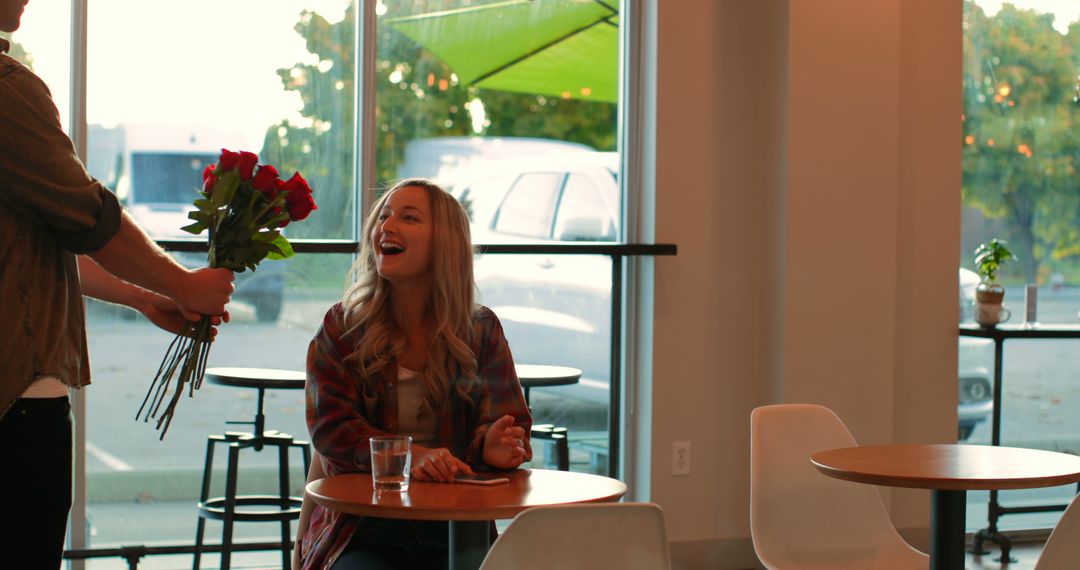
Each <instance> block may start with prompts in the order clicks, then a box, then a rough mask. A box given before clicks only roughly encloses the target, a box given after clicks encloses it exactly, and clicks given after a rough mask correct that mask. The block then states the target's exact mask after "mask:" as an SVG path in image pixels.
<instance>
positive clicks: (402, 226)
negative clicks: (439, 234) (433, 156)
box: [370, 186, 433, 283]
mask: <svg viewBox="0 0 1080 570" xmlns="http://www.w3.org/2000/svg"><path fill="white" fill-rule="evenodd" d="M432 235H433V228H432V217H431V198H430V196H429V195H428V191H427V190H426V189H424V188H421V187H420V186H405V187H402V188H398V189H397V190H394V191H393V192H391V193H390V195H389V196H387V198H386V202H384V203H383V207H382V210H381V211H380V212H379V217H378V221H377V222H376V223H375V225H374V226H373V227H372V228H371V236H370V238H371V245H372V249H373V250H374V252H375V268H376V270H377V271H378V272H379V275H380V276H382V278H383V279H386V280H387V281H389V282H391V283H403V282H405V281H408V280H413V279H419V278H430V275H431V249H432V245H431V244H432Z"/></svg>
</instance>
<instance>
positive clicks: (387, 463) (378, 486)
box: [370, 435, 412, 492]
mask: <svg viewBox="0 0 1080 570" xmlns="http://www.w3.org/2000/svg"><path fill="white" fill-rule="evenodd" d="M370 441H371V482H372V485H373V486H374V488H375V490H376V491H396V492H405V491H408V490H409V470H410V469H411V468H412V437H410V436H407V435H392V436H375V437H372V438H371V440H370Z"/></svg>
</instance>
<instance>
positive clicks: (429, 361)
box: [297, 179, 532, 569]
mask: <svg viewBox="0 0 1080 570" xmlns="http://www.w3.org/2000/svg"><path fill="white" fill-rule="evenodd" d="M363 236H364V238H363V243H362V245H361V249H360V256H359V258H358V259H357V260H356V263H355V264H354V265H353V270H352V274H353V283H352V285H351V286H350V287H349V289H348V291H347V292H346V293H345V296H344V298H343V299H342V301H341V302H340V303H338V304H337V305H334V307H332V308H331V309H330V311H329V312H327V314H326V317H325V318H324V320H323V324H322V327H321V328H320V330H319V332H318V333H317V334H316V336H315V339H314V340H312V342H311V346H310V347H309V349H308V386H307V420H308V429H309V430H310V432H311V440H312V443H313V445H314V447H315V450H316V452H317V457H316V461H315V465H314V466H313V468H312V472H313V473H312V474H313V475H319V474H321V473H326V474H328V475H336V474H339V473H346V472H350V471H370V469H371V457H370V452H369V449H368V438H369V437H370V436H373V435H380V434H403V435H411V436H412V437H413V464H412V472H411V474H412V477H413V480H414V481H438V482H445V483H452V482H453V481H454V478H455V476H456V475H457V474H465V475H471V474H472V473H473V470H474V468H496V469H512V468H516V467H518V466H519V465H521V464H522V463H523V462H525V461H528V460H530V459H531V458H532V448H531V446H530V444H529V439H528V433H529V429H530V427H531V424H532V418H531V417H530V416H529V410H528V408H527V407H526V405H525V399H524V397H523V395H522V391H521V385H520V383H519V382H518V379H517V375H516V374H515V373H514V363H513V359H512V357H511V355H510V348H509V346H507V343H506V339H505V337H504V336H503V330H502V326H501V325H500V324H499V319H498V318H496V317H495V314H494V313H492V312H491V310H489V309H488V308H486V307H483V306H479V305H476V304H475V303H474V290H475V285H474V283H473V273H472V256H473V251H472V244H471V241H470V238H469V223H468V218H467V216H466V214H465V210H464V209H463V208H462V207H461V205H460V204H459V203H458V202H457V200H455V199H454V198H453V197H452V196H450V195H449V194H448V193H446V192H445V191H444V190H442V189H441V188H439V187H438V186H436V185H435V184H433V183H432V182H430V181H428V180H423V179H409V180H403V181H401V182H399V183H398V184H396V185H395V186H394V187H393V188H391V189H390V190H389V191H387V192H386V193H385V194H383V196H382V197H381V198H380V199H379V200H378V201H377V202H376V204H375V205H374V207H373V208H372V211H371V213H370V214H369V215H368V218H367V221H366V222H365V224H364V234H363ZM304 510H305V511H306V512H305V513H304V515H302V517H301V524H300V529H299V530H298V533H297V534H298V536H300V537H301V538H300V539H299V540H298V544H297V550H298V552H299V558H300V559H301V560H302V566H303V568H336V569H349V568H365V569H372V568H440V567H446V566H447V564H448V558H447V552H448V551H447V525H446V523H439V522H426V521H399V520H389V519H377V518H373V517H356V516H351V515H344V514H341V513H337V512H333V511H330V510H328V509H324V508H322V507H318V506H314V505H311V504H306V505H305V509H304Z"/></svg>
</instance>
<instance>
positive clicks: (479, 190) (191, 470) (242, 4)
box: [12, 0, 623, 569]
mask: <svg viewBox="0 0 1080 570" xmlns="http://www.w3.org/2000/svg"><path fill="white" fill-rule="evenodd" d="M87 4H88V6H87V10H88V12H87V15H88V17H87V29H86V38H87V48H88V49H87V52H86V58H87V59H86V77H87V84H86V87H85V92H82V91H81V90H80V89H79V88H76V89H74V90H72V86H71V84H70V76H71V70H72V69H73V65H77V64H78V63H79V61H80V59H79V58H78V57H76V58H73V57H72V50H71V43H70V42H71V37H72V29H71V24H70V22H69V20H70V18H69V15H70V12H71V9H72V8H71V7H72V4H71V3H70V2H58V1H57V0H34V1H33V2H31V3H30V5H29V6H28V8H27V12H26V16H25V18H24V26H23V29H21V30H20V31H19V32H17V33H16V34H14V36H13V37H12V39H13V40H14V48H13V53H14V55H16V57H18V58H19V59H21V60H23V61H26V62H29V63H31V64H32V66H33V68H34V70H35V71H36V72H37V73H38V74H39V75H41V76H42V77H43V78H44V79H45V81H46V82H47V83H48V84H49V85H50V87H51V89H52V91H53V94H54V97H55V100H56V102H57V105H58V107H59V110H60V114H61V118H62V122H63V124H64V127H65V128H66V129H71V125H70V122H71V120H72V118H71V117H70V112H69V107H70V104H71V101H72V99H71V96H72V94H74V96H75V97H85V103H86V123H87V125H86V126H87V129H86V133H87V141H86V143H87V167H88V169H89V171H90V172H91V173H92V174H93V175H94V176H96V177H97V178H99V179H100V180H102V181H103V182H105V183H106V184H107V185H109V186H110V187H111V188H113V189H114V190H115V191H116V192H117V194H118V196H119V197H120V199H121V202H122V204H123V205H124V207H125V208H126V209H127V210H128V211H129V212H130V213H131V214H132V216H133V217H135V218H136V219H137V220H138V222H139V223H140V225H141V226H142V227H143V228H145V229H146V230H147V232H148V233H149V234H150V235H151V237H153V238H155V239H158V240H177V239H195V240H203V239H204V238H205V236H200V237H197V238H196V237H193V236H191V235H189V234H185V233H183V232H181V231H180V227H182V226H184V225H186V224H187V223H188V220H187V217H186V216H187V212H188V211H189V210H190V209H191V202H192V201H193V200H194V198H195V197H196V194H195V189H196V188H197V187H198V186H200V184H201V172H202V169H203V168H204V166H205V165H206V164H208V163H210V162H212V161H214V160H215V158H216V156H217V154H218V153H219V151H220V149H221V148H222V147H224V148H229V149H231V150H250V151H253V152H256V153H258V154H259V156H260V158H261V160H262V162H265V163H270V164H274V165H276V166H278V167H279V169H281V170H282V171H284V173H285V174H286V175H288V174H289V173H291V172H292V171H300V172H302V173H303V174H304V175H305V177H306V178H307V179H308V180H309V181H310V182H311V184H312V186H313V187H314V188H315V197H316V200H317V201H318V204H319V209H318V210H317V211H315V212H314V213H313V214H312V216H311V218H310V219H309V220H307V221H306V222H305V223H303V224H298V225H296V226H290V227H289V228H288V232H289V233H288V235H289V237H290V238H301V239H315V240H344V241H346V242H352V241H354V240H355V239H356V231H355V228H356V225H357V219H356V213H355V212H356V210H357V205H358V204H359V203H360V196H361V195H362V194H363V193H365V192H368V191H369V190H370V188H371V185H372V184H374V185H375V186H376V187H377V188H380V189H381V188H385V187H386V186H387V185H389V184H390V183H392V182H393V181H394V180H396V179H399V178H403V177H407V176H426V177H431V178H434V179H435V180H436V181H437V182H439V183H440V184H442V185H443V186H444V187H445V188H447V189H448V190H450V191H451V192H453V193H454V195H455V197H457V198H459V200H461V202H462V203H463V204H464V205H465V206H466V208H467V210H468V211H469V214H470V217H471V220H472V224H473V237H474V241H475V242H476V243H478V244H514V245H520V246H530V245H544V244H560V243H570V242H582V241H585V242H589V241H592V242H614V241H616V240H619V239H621V238H622V237H623V235H622V203H623V200H622V196H621V190H620V185H619V172H618V170H619V157H618V154H617V153H616V146H617V140H618V137H617V133H618V130H619V129H618V125H617V120H618V119H617V117H618V114H617V111H618V109H617V106H616V101H617V99H618V84H619V81H618V69H619V62H618V60H619V4H618V3H617V2H615V1H606V0H605V1H598V2H579V1H576V0H551V1H548V2H542V3H531V2H522V3H517V2H509V3H508V2H501V1H494V0H471V1H470V0H411V1H400V2H398V1H395V2H383V1H378V0H375V1H373V2H371V3H370V4H369V3H366V2H361V3H358V2H355V0H306V1H305V2H300V3H295V2H284V3H281V2H271V3H267V2H263V1H259V0H226V1H222V0H192V1H190V2H182V3H161V2H150V3H148V2H141V1H138V0H117V1H112V2H89V3H87ZM358 5H359V6H358ZM367 8H373V10H372V11H373V12H374V14H375V15H376V18H375V23H374V30H375V33H376V49H375V51H374V53H370V54H369V57H370V58H371V61H369V62H357V60H356V55H357V53H360V52H359V50H358V49H357V45H356V38H357V37H358V26H357V21H358V11H361V10H365V9H367ZM75 31H76V35H79V34H81V31H80V30H75ZM362 33H363V32H361V34H362ZM81 56H82V54H79V57H81ZM358 63H365V64H370V66H367V65H358ZM369 67H370V68H371V69H373V71H374V75H375V81H374V83H373V84H371V88H372V89H373V94H372V95H370V97H373V101H374V113H373V114H371V115H369V116H367V117H366V118H365V121H367V122H366V123H365V124H367V125H368V127H367V128H369V129H371V131H372V132H373V133H374V137H373V139H372V140H373V145H374V146H373V148H371V149H365V152H367V153H371V154H370V155H368V156H373V157H374V167H375V169H374V171H373V172H367V173H366V174H365V180H356V179H355V176H356V174H355V173H356V172H357V171H358V168H357V163H358V162H361V161H360V160H359V157H358V153H357V148H356V141H357V140H358V139H361V138H363V137H361V136H358V133H359V131H358V129H359V128H360V125H359V124H358V121H357V118H358V116H359V115H358V113H357V109H362V108H365V107H364V105H363V104H361V103H358V98H360V97H362V96H363V94H361V93H358V92H357V85H360V84H361V82H360V81H358V79H357V77H356V70H357V69H358V68H359V69H368V68H369ZM75 120H81V118H79V117H75ZM174 255H175V257H176V258H177V259H178V260H179V261H180V262H181V263H183V264H184V265H187V266H191V267H195V266H201V265H203V264H205V254H203V253H197V252H183V253H175V254H174ZM351 257H352V256H351V255H349V254H327V253H306V254H300V255H298V256H296V257H294V258H291V259H288V260H284V261H277V262H274V261H267V262H264V263H263V264H262V265H260V267H259V268H258V270H257V271H255V272H254V273H243V274H240V275H238V278H237V291H236V293H235V295H234V298H233V302H232V303H231V304H230V306H229V310H230V313H231V315H232V322H231V323H229V324H228V325H227V326H225V327H223V328H222V329H221V332H220V335H219V337H218V340H217V341H216V342H215V344H214V346H213V348H212V350H211V353H210V361H209V366H211V367H214V366H257V367H267V368H284V369H297V370H300V369H303V367H304V358H305V352H306V349H307V345H308V341H309V340H310V339H311V337H312V335H313V333H314V331H315V329H316V328H317V327H318V326H319V324H320V322H321V319H322V316H323V314H324V312H325V311H326V309H327V308H328V307H329V306H330V305H331V304H333V303H334V302H336V301H337V300H338V298H339V297H340V295H341V291H342V286H343V284H344V281H345V276H346V271H347V268H348V267H349V265H350V262H351ZM612 270H613V264H612V261H611V258H610V257H607V256H603V255H599V256H598V255H576V254H560V255H536V254H533V255H522V254H516V253H515V254H508V253H484V254H481V255H478V257H477V263H476V276H477V282H478V285H479V290H480V301H481V302H482V303H484V304H486V305H488V306H490V307H491V308H492V309H493V310H494V311H495V312H496V314H498V315H499V317H500V319H501V321H502V323H503V326H504V328H505V330H506V334H507V337H508V339H509V341H510V345H511V350H512V351H513V354H514V356H515V360H516V361H517V362H519V363H526V364H552V365H563V366H573V367H577V368H579V369H581V370H582V377H581V379H580V381H579V382H578V383H577V384H575V385H572V386H560V387H552V388H538V389H533V390H532V391H531V404H532V408H533V413H534V419H535V420H536V422H537V423H552V424H555V425H558V426H563V427H567V428H568V429H569V433H570V437H569V439H570V442H571V468H572V469H575V470H587V471H593V472H598V473H608V472H609V471H610V462H609V458H610V453H609V450H610V449H611V445H610V437H609V434H610V427H611V426H610V425H609V421H610V418H611V415H612V412H613V410H612V409H611V393H612V390H611V382H612V380H613V379H612V377H611V372H612V351H611V347H612V342H611V341H612V338H611V327H612V312H611V307H612ZM87 319H88V323H87V326H88V337H89V342H90V347H89V348H90V354H91V363H92V368H93V377H94V384H93V386H92V387H90V388H89V389H88V390H86V392H85V394H86V401H87V409H86V414H85V417H84V418H82V421H84V422H85V423H84V425H85V441H86V443H85V451H86V461H85V464H83V465H79V466H77V469H78V470H83V471H84V472H85V485H86V501H87V508H86V519H87V521H86V522H87V525H86V528H87V536H85V537H80V541H82V542H83V544H85V546H86V547H89V548H102V547H110V546H118V545H122V544H146V545H176V544H190V543H191V542H192V540H193V538H194V527H195V520H196V513H195V501H196V499H197V496H198V493H199V485H200V477H201V475H202V468H203V458H204V452H205V449H206V437H207V436H208V435H209V434H215V433H222V432H224V431H225V430H227V429H238V430H246V429H250V426H245V425H239V426H236V427H235V428H234V427H230V426H227V425H225V424H224V421H225V420H233V421H250V420H252V419H253V415H254V413H255V406H256V393H255V391H253V390H244V389H240V388H229V387H222V386H216V385H213V384H209V383H207V384H204V385H203V387H202V388H201V390H200V391H199V392H197V393H196V395H195V398H194V399H187V398H185V399H183V400H182V401H181V402H180V405H179V407H178V411H177V414H176V416H175V421H174V422H173V424H172V426H171V427H170V429H169V432H168V435H167V436H166V438H165V439H164V441H159V440H158V436H159V432H157V431H155V430H154V429H153V424H152V423H143V422H137V421H135V416H136V413H137V411H138V410H139V406H140V404H141V403H142V401H143V399H144V397H145V396H146V390H147V389H148V388H149V386H150V383H151V380H152V379H153V377H154V375H155V372H156V371H157V367H158V364H159V363H160V359H161V358H162V356H164V353H165V349H166V347H167V345H168V343H169V341H170V340H171V336H170V335H169V334H168V333H165V332H163V331H160V330H159V329H157V328H155V327H154V326H153V325H151V324H150V323H149V322H147V321H146V320H145V319H143V318H142V317H141V316H138V315H136V314H135V313H133V312H131V311H129V310H127V309H122V308H118V307H113V306H110V305H104V304H100V303H94V302H90V303H89V304H88V316H87ZM303 411H304V402H303V395H302V394H301V393H300V392H299V391H292V392H289V391H278V392H274V391H271V392H268V393H267V395H266V404H265V412H266V416H267V417H266V422H267V427H268V428H269V429H277V430H280V431H283V432H286V433H291V434H293V435H296V436H298V437H301V438H306V431H307V430H306V425H305V421H304V416H303ZM545 445H546V444H543V443H540V442H537V445H536V448H537V456H536V459H535V460H534V462H533V465H534V466H547V467H550V466H553V465H554V460H553V457H552V455H551V449H547V448H546V447H545ZM275 461H276V457H273V456H271V454H269V453H262V454H246V455H244V457H243V459H242V464H243V469H244V477H243V478H242V481H241V487H240V492H241V493H272V492H275V489H276V487H275V485H276V479H275V478H274V473H273V472H272V465H273V464H274V462H275ZM215 464H216V465H217V466H218V468H217V470H216V472H215V474H214V477H215V480H216V484H215V487H219V486H220V483H221V481H223V479H224V476H223V475H224V474H223V465H224V457H223V456H222V455H220V454H219V455H218V457H217V459H216V461H215ZM293 464H294V470H293V473H292V479H291V481H292V486H293V492H294V494H301V486H302V482H303V480H304V475H305V474H303V473H301V472H300V470H299V461H298V459H297V458H294V460H293ZM220 492H221V491H220V489H218V488H215V489H212V492H211V494H220ZM236 532H237V540H240V541H257V540H276V539H277V536H276V533H277V532H278V530H277V528H276V527H275V526H274V525H250V524H249V525H238V526H237V527H236ZM207 536H208V537H210V538H209V542H212V543H216V542H217V540H218V538H217V537H219V536H220V526H219V525H217V524H216V523H215V522H213V521H211V522H210V523H209V524H208V527H207ZM82 539H85V540H84V541H83V540H82ZM189 560H190V558H189V557H188V556H178V557H172V559H171V560H170V559H169V557H164V558H161V557H152V558H148V559H145V560H143V561H141V562H140V565H147V567H172V566H182V565H184V564H186V563H189ZM216 560H217V559H216V556H214V555H209V556H207V557H206V558H205V559H204V562H203V564H204V567H211V566H213V565H214V564H215V563H216ZM265 560H269V561H271V562H269V563H271V564H273V563H276V561H277V555H276V554H275V553H273V552H270V553H257V554H243V553H242V554H238V555H236V556H234V564H238V565H244V564H249V565H250V564H260V563H261V562H260V561H265ZM170 565H171V566H170ZM123 566H124V563H123V562H122V561H120V560H119V559H117V558H113V559H98V560H92V561H89V562H87V563H86V567H87V568H91V569H105V568H118V567H123Z"/></svg>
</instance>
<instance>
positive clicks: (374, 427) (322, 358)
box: [302, 303, 532, 570]
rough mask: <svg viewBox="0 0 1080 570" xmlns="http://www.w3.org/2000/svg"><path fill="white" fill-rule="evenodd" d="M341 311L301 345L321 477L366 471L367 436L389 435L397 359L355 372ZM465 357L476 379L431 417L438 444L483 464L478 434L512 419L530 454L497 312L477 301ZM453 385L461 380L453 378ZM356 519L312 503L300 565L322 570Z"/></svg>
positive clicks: (526, 419) (525, 414) (393, 428)
mask: <svg viewBox="0 0 1080 570" xmlns="http://www.w3.org/2000/svg"><path fill="white" fill-rule="evenodd" d="M346 330H347V328H346V326H345V319H344V309H343V308H342V306H341V304H340V303H338V304H336V305H334V306H333V307H331V308H330V310H329V311H328V312H327V313H326V316H325V318H324V319H323V324H322V327H321V328H320V329H319V332H318V333H316V335H315V338H314V339H313V340H312V341H311V344H310V345H309V347H308V357H307V388H306V391H307V423H308V431H309V432H310V434H311V442H312V444H313V445H314V446H315V449H316V450H317V451H318V452H319V454H320V455H321V456H322V457H323V468H324V469H325V471H326V473H327V475H331V476H332V475H337V474H341V473H349V472H357V471H361V472H370V471H371V454H370V450H369V447H368V438H369V437H371V436H373V435H384V434H394V433H397V428H398V400H397V364H396V362H394V361H391V362H390V364H389V366H387V368H386V369H385V370H384V371H382V372H381V373H375V374H371V375H370V376H366V377H364V376H361V375H360V373H359V371H358V370H357V368H356V365H355V364H353V363H350V364H346V362H345V357H346V356H348V355H349V354H351V353H352V352H353V350H354V347H353V344H352V343H351V342H350V341H348V340H344V339H343V338H342V337H343V336H344V333H345V331H346ZM471 346H472V350H473V354H475V355H476V363H477V370H476V372H477V378H478V380H477V381H475V382H472V383H471V384H470V385H468V386H467V389H466V391H467V393H468V394H469V397H470V400H469V401H465V400H464V399H462V398H460V397H458V396H457V395H456V394H455V393H454V391H451V401H450V404H449V405H448V406H445V407H444V410H443V412H442V414H441V416H440V417H439V420H438V434H439V444H440V446H442V447H446V448H447V449H449V450H450V451H452V452H453V454H454V456H455V457H458V458H461V459H462V460H463V461H465V462H466V463H468V464H470V465H472V466H474V467H477V468H480V469H483V468H484V463H483V445H484V435H485V434H486V433H487V430H488V427H490V425H491V424H492V422H494V421H495V420H497V419H499V418H500V417H502V416H504V415H511V416H513V417H514V421H515V425H518V426H521V427H523V428H525V434H526V440H525V448H526V455H527V457H526V461H528V460H529V459H531V458H532V450H531V447H530V446H529V441H528V434H529V431H530V428H531V427H532V417H531V416H530V415H529V408H528V406H526V404H525V398H524V395H523V394H522V390H521V384H520V382H519V381H518V378H517V373H516V372H515V371H514V360H513V357H511V355H510V347H509V345H507V343H506V337H505V336H504V335H503V329H502V325H501V324H500V323H499V319H498V317H496V316H495V313H493V312H491V310H490V309H488V308H487V307H483V306H477V309H476V311H475V312H474V314H473V338H472V341H471ZM456 381H458V382H466V380H465V379H463V378H462V379H458V380H456ZM359 522H360V517H357V516H354V515H347V514H342V513H338V512H335V511H331V510H329V509H325V508H323V507H320V506H318V505H316V507H315V510H314V511H313V512H312V516H311V523H310V526H309V527H308V531H307V533H306V534H305V535H304V539H303V543H304V544H303V553H304V560H303V564H302V566H303V568H304V569H305V570H307V569H317V568H330V567H331V566H333V564H334V562H335V561H336V560H337V558H338V556H340V555H341V553H342V551H343V550H344V549H345V547H346V546H347V545H348V543H349V541H350V540H351V538H352V535H353V533H354V532H355V531H356V528H357V526H358V524H359Z"/></svg>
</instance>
